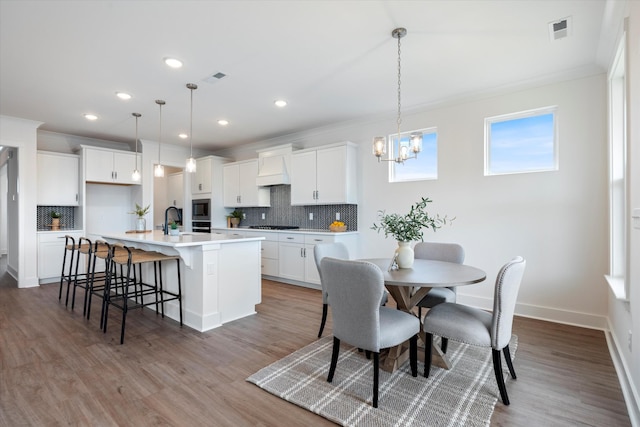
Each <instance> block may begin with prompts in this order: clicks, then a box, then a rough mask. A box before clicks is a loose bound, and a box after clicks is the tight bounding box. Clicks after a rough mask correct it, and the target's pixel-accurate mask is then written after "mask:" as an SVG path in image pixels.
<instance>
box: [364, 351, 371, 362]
mask: <svg viewBox="0 0 640 427" xmlns="http://www.w3.org/2000/svg"><path fill="white" fill-rule="evenodd" d="M364 355H365V356H366V357H367V360H371V350H365V351H364Z"/></svg>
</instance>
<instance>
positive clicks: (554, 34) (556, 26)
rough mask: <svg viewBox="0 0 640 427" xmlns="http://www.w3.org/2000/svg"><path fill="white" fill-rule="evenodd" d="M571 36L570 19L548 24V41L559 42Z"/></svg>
mask: <svg viewBox="0 0 640 427" xmlns="http://www.w3.org/2000/svg"><path fill="white" fill-rule="evenodd" d="M570 35H571V17H570V16H568V17H566V18H562V19H559V20H557V21H553V22H549V39H550V40H551V41H555V40H560V39H563V38H565V37H569V36H570Z"/></svg>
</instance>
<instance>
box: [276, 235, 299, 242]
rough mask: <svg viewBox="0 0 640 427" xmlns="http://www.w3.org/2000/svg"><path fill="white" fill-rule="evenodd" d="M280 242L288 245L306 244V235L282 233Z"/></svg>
mask: <svg viewBox="0 0 640 427" xmlns="http://www.w3.org/2000/svg"><path fill="white" fill-rule="evenodd" d="M278 240H279V241H280V242H287V243H304V234H300V233H281V234H280V237H279V238H278Z"/></svg>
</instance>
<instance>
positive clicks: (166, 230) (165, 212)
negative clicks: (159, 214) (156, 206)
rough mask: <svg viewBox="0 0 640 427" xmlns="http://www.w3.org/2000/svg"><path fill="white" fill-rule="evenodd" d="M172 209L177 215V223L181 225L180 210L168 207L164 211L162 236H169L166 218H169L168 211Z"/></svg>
mask: <svg viewBox="0 0 640 427" xmlns="http://www.w3.org/2000/svg"><path fill="white" fill-rule="evenodd" d="M171 209H174V210H175V211H176V213H177V214H178V222H179V223H181V224H182V215H180V210H179V209H178V208H177V207H175V206H169V207H168V208H167V209H165V211H164V234H169V224H168V223H167V218H168V216H169V211H170V210H171Z"/></svg>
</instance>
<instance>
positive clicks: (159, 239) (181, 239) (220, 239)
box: [98, 230, 264, 248]
mask: <svg viewBox="0 0 640 427" xmlns="http://www.w3.org/2000/svg"><path fill="white" fill-rule="evenodd" d="M98 234H99V235H101V236H102V237H103V238H105V239H113V240H120V241H123V242H135V243H138V244H140V243H146V244H151V245H157V246H168V247H173V248H180V247H187V246H202V245H206V244H211V243H218V244H225V243H236V242H238V241H239V240H242V241H245V242H246V241H252V240H264V237H259V236H255V237H245V236H238V235H233V234H215V233H192V232H185V233H180V235H178V236H169V235H166V234H164V233H163V232H162V231H161V230H153V231H151V232H149V233H122V232H121V233H113V232H110V233H98Z"/></svg>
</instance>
